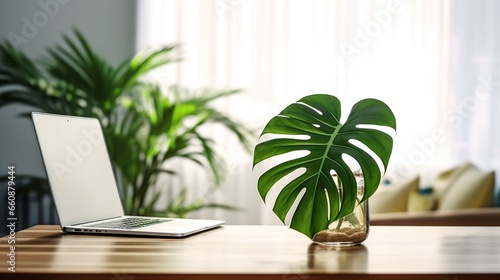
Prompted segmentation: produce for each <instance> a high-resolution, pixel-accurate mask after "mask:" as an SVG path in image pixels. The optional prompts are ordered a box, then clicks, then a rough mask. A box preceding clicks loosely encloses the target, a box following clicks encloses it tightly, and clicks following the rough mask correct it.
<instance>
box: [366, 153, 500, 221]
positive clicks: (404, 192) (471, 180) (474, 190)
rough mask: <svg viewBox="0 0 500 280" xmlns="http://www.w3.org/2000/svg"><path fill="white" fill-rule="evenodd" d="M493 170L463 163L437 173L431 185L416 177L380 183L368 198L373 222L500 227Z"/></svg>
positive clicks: (499, 210) (499, 211) (499, 213)
mask: <svg viewBox="0 0 500 280" xmlns="http://www.w3.org/2000/svg"><path fill="white" fill-rule="evenodd" d="M494 192H495V172H494V171H482V170H480V169H479V168H477V167H476V166H475V165H474V164H473V163H471V162H465V163H463V164H461V165H458V166H455V167H453V168H450V169H448V170H445V171H443V172H441V173H439V174H438V175H437V177H436V179H435V180H434V182H433V183H432V185H431V186H430V187H425V188H423V187H422V186H420V179H419V177H418V176H416V175H415V176H413V177H411V178H407V179H406V180H404V181H402V182H400V183H399V184H398V185H397V186H391V187H386V186H381V187H379V190H377V192H376V193H375V194H374V195H373V196H372V197H371V198H370V199H369V207H370V220H371V224H372V225H408V226H500V208H499V207H494V206H493V204H494Z"/></svg>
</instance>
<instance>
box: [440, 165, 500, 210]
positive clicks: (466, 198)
mask: <svg viewBox="0 0 500 280" xmlns="http://www.w3.org/2000/svg"><path fill="white" fill-rule="evenodd" d="M494 188H495V172H494V171H489V172H483V171H481V170H479V169H478V168H477V167H475V166H474V165H473V164H470V163H469V164H468V165H467V168H464V169H462V170H461V172H460V174H458V176H457V177H456V178H455V179H454V180H453V182H452V184H450V185H448V187H447V188H446V189H445V190H444V191H443V193H442V194H441V197H440V199H439V204H438V210H453V209H466V208H479V207H491V206H492V205H493V197H494Z"/></svg>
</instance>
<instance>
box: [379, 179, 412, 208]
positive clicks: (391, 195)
mask: <svg viewBox="0 0 500 280" xmlns="http://www.w3.org/2000/svg"><path fill="white" fill-rule="evenodd" d="M419 183H420V178H419V177H418V176H414V177H412V178H410V179H408V180H406V181H404V182H402V183H401V184H399V185H397V186H394V187H391V188H385V189H384V188H379V189H378V190H377V192H376V193H375V194H374V195H373V196H372V197H370V199H369V204H370V212H371V213H387V212H406V210H407V208H408V195H409V194H410V192H412V191H416V190H418V186H419Z"/></svg>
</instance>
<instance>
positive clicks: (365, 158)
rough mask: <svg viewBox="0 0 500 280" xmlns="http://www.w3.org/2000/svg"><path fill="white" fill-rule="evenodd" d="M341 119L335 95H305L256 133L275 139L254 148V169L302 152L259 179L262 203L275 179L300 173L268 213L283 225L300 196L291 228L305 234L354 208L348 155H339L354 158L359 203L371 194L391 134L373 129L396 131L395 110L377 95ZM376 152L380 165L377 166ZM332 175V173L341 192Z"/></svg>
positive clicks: (390, 144)
mask: <svg viewBox="0 0 500 280" xmlns="http://www.w3.org/2000/svg"><path fill="white" fill-rule="evenodd" d="M340 120H341V105H340V101H339V100H338V99H337V98H336V97H334V96H332V95H326V94H314V95H309V96H306V97H304V98H302V99H300V100H299V101H298V102H296V103H293V104H291V105H289V106H288V107H286V108H285V109H284V110H283V111H282V112H281V113H280V114H279V115H277V116H275V117H273V118H272V119H271V120H270V121H269V123H268V124H267V125H266V126H265V128H264V130H263V131H262V134H261V137H262V136H263V135H265V134H269V135H274V137H271V139H270V140H267V141H263V142H261V143H259V144H258V145H257V146H256V147H255V151H254V161H253V166H254V167H255V166H256V165H257V164H259V163H260V162H262V161H264V160H267V159H270V158H273V157H275V156H279V155H284V154H287V153H290V152H297V151H306V152H307V154H306V155H305V156H296V157H293V158H291V159H289V160H283V161H281V162H279V163H278V164H276V165H275V166H274V167H272V168H269V169H268V170H267V171H265V172H264V173H263V174H262V175H261V176H260V177H259V180H258V190H259V193H260V195H261V197H262V199H263V200H264V201H265V200H266V196H267V195H268V193H269V191H270V190H271V189H272V188H273V186H275V184H276V183H277V182H278V181H280V180H281V179H283V178H284V177H285V176H288V175H291V173H292V172H297V171H301V172H302V173H300V174H299V175H296V176H295V177H294V178H293V179H292V180H291V181H289V182H288V183H287V184H286V185H285V186H284V187H283V189H282V190H281V191H280V192H279V195H278V196H277V198H276V201H275V204H274V208H273V211H274V213H275V214H276V215H277V216H278V217H279V218H280V219H281V221H282V222H283V223H285V218H286V216H287V215H288V212H289V211H290V210H291V208H292V205H294V203H296V200H297V199H298V198H300V201H299V202H298V204H296V205H297V206H296V209H295V212H294V213H293V216H292V219H291V222H290V227H291V228H293V229H295V230H297V231H299V232H302V233H303V234H305V235H307V236H308V237H309V238H312V237H313V236H314V235H315V234H316V233H317V232H319V231H321V230H325V229H327V228H328V225H329V224H331V223H332V222H334V221H336V220H338V219H341V218H343V217H344V216H346V215H348V214H350V213H351V212H352V211H353V210H354V206H355V203H356V199H357V184H356V180H355V177H354V174H353V171H352V170H351V168H350V167H349V164H348V163H347V162H346V158H349V157H345V156H343V155H344V154H345V155H348V156H350V158H351V159H354V160H355V161H356V162H357V163H358V164H359V167H360V168H361V171H362V172H363V176H364V181H365V192H364V195H363V197H362V198H361V201H365V200H366V199H368V198H369V197H370V196H371V195H373V193H375V191H376V190H377V187H378V185H379V184H380V181H381V178H382V175H383V173H385V171H386V169H387V165H388V162H389V158H390V156H391V152H392V147H393V138H392V136H391V135H389V134H388V133H386V132H385V130H383V129H378V128H379V127H380V126H384V127H390V128H392V129H394V131H395V130H396V119H395V117H394V114H393V113H392V111H391V109H390V108H389V107H388V106H387V105H386V104H385V103H383V102H382V101H380V100H377V99H364V100H361V101H359V102H358V103H356V104H355V105H354V106H353V108H352V109H351V112H350V114H349V117H348V118H347V120H346V121H345V123H343V124H342V123H341V122H340ZM360 143H362V145H360ZM367 148H368V149H369V150H371V151H372V152H371V153H370V152H369V151H367ZM372 155H373V156H372ZM375 156H376V157H378V158H379V160H380V162H381V163H382V165H383V166H379V164H377V161H376V159H375ZM294 174H295V173H294ZM332 174H337V177H338V180H339V182H338V184H339V185H340V186H339V189H340V191H338V188H337V185H336V183H337V182H335V181H337V180H334V179H333V176H332ZM304 190H305V191H304Z"/></svg>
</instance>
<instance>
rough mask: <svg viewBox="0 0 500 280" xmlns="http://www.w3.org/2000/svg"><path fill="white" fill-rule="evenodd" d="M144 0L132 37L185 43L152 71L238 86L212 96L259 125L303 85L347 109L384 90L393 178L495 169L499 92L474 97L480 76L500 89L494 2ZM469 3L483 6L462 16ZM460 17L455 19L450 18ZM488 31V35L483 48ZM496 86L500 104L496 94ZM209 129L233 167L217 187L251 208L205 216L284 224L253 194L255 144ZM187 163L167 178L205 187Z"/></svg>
mask: <svg viewBox="0 0 500 280" xmlns="http://www.w3.org/2000/svg"><path fill="white" fill-rule="evenodd" d="M138 5H139V7H138V8H139V9H138V10H139V17H138V30H137V38H138V41H137V42H138V43H137V47H138V48H139V49H140V48H143V47H145V46H154V45H158V44H171V43H178V44H180V49H181V56H182V57H183V61H182V62H181V63H178V64H176V65H172V66H170V67H167V68H165V69H161V70H159V71H158V72H156V73H154V74H152V75H150V76H149V77H148V78H151V79H154V80H156V81H160V82H162V83H164V84H166V85H168V84H174V83H176V84H180V85H182V86H185V87H188V88H203V87H209V88H239V89H242V93H241V94H239V95H238V96H235V97H231V98H230V99H227V100H226V101H222V102H220V103H218V104H217V106H219V108H221V110H224V111H225V112H226V113H228V114H229V115H230V116H231V117H233V118H235V119H237V120H240V121H242V122H244V123H246V124H247V125H248V126H250V127H252V128H255V129H257V130H259V131H260V130H261V129H262V127H263V126H264V124H265V123H266V122H267V121H268V120H269V119H270V118H271V117H272V116H274V115H276V114H277V113H278V112H279V111H281V109H283V108H284V107H285V106H286V105H288V104H290V103H292V102H294V101H296V100H297V99H299V98H301V97H302V96H304V95H308V94H312V93H328V94H332V95H335V96H337V97H339V99H340V100H341V102H343V106H344V107H345V108H344V114H347V110H348V109H349V108H350V107H351V106H352V105H353V104H354V103H355V102H357V101H359V100H360V99H362V98H367V97H373V98H378V99H381V100H383V101H385V102H386V103H387V104H388V105H389V106H390V107H391V108H392V109H393V111H394V113H395V114H396V118H397V120H398V135H397V140H396V141H395V148H394V154H393V158H392V160H391V164H390V167H389V170H388V173H387V178H389V179H391V180H393V181H396V182H397V181H398V180H400V179H402V178H405V177H407V176H409V175H412V174H419V175H420V176H421V178H422V179H421V181H422V183H423V184H429V183H430V182H431V180H432V179H433V178H434V176H435V175H436V174H437V172H439V171H440V170H442V169H443V168H446V167H449V166H451V165H453V164H459V163H461V161H463V160H474V161H476V162H477V163H478V165H479V166H481V167H483V168H490V169H493V168H495V169H497V170H498V169H499V168H500V164H499V163H498V160H496V158H500V151H498V148H496V147H495V148H493V147H494V143H499V141H497V140H499V139H498V138H499V136H497V134H496V133H495V134H494V135H495V136H493V131H494V130H495V128H494V120H495V119H497V114H498V113H497V110H493V109H494V108H495V107H492V103H493V102H491V103H490V102H476V103H480V104H475V103H474V104H472V103H473V102H475V101H470V100H469V99H470V98H469V99H467V98H468V96H470V95H471V94H473V93H474V89H475V88H476V87H477V86H478V85H479V84H480V83H481V81H482V80H487V81H486V82H484V81H483V83H490V84H489V89H490V90H491V93H493V92H494V90H495V89H498V83H496V84H495V83H494V82H493V81H498V55H497V56H496V57H492V56H494V48H495V46H498V40H499V39H498V38H500V37H499V36H494V35H495V34H497V33H498V31H496V30H495V26H498V23H499V22H498V21H499V20H498V17H496V18H495V17H494V14H493V11H494V10H495V9H493V8H494V7H492V6H494V5H496V6H498V4H497V3H494V2H493V1H483V2H481V3H477V2H474V4H472V1H457V2H455V1H454V2H451V3H450V2H448V1H398V0H394V1H392V0H389V1H361V0H360V1H264V0H262V1H240V0H214V1H180V0H179V1H139V2H138ZM473 5H474V7H472V6H473ZM457 7H458V8H457ZM469 8H471V9H473V10H477V14H474V16H472V15H470V16H469V15H464V13H466V12H469V11H468V9H469ZM497 10H498V7H497ZM455 21H457V22H458V23H459V24H458V25H456V24H453V25H452V24H450V22H453V23H455ZM471 24H475V25H471ZM495 24H496V25H495ZM478 25H479V26H482V25H484V26H485V28H486V29H485V30H482V31H481V32H484V33H482V34H484V35H479V34H476V33H475V32H476V31H477V30H476V29H475V28H476V27H477V26H478ZM469 36H472V37H473V40H472V41H469V40H468V37H469ZM483 39H484V40H486V41H485V42H486V43H487V44H486V46H483V47H481V52H479V53H476V46H477V45H481V43H482V40H483ZM495 40H496V41H495ZM463 41H466V42H467V44H464V45H461V42H463ZM497 49H498V48H497ZM463 58H465V59H466V60H465V62H466V63H465V64H463V63H462V62H463ZM495 58H496V63H497V64H495V65H494V64H492V63H493V62H491V61H495V60H494V59H495ZM492 59H493V60H492ZM495 67H496V68H495ZM471 68H472V69H471ZM495 75H496V77H497V79H496V80H495ZM495 87H496V88H495ZM489 96H490V97H489V100H488V101H494V102H495V104H498V102H499V101H498V98H497V97H496V95H493V94H490V95H489ZM493 98H494V100H493ZM467 100H468V101H467ZM461 102H462V103H461ZM463 102H469V103H470V104H472V105H473V106H475V107H474V108H473V109H470V110H469V111H467V112H465V113H463V115H464V116H463V117H461V115H459V117H461V123H460V126H459V127H458V129H457V128H456V127H453V126H452V125H453V124H455V123H451V122H450V118H453V116H454V115H453V114H454V113H453V112H452V113H449V112H448V111H449V110H452V109H450V108H451V104H469V103H463ZM472 105H471V106H472ZM476 105H477V106H476ZM450 114H451V117H450ZM465 115H467V116H465ZM455 122H458V121H455ZM477 123H480V124H481V126H479V127H478V126H476V125H475V124H477ZM207 133H214V134H213V135H216V139H217V141H218V143H219V145H220V150H221V151H223V155H224V157H225V159H226V165H227V166H226V167H227V174H228V178H227V179H226V182H225V186H224V187H223V189H222V190H220V191H218V192H215V193H212V194H211V195H212V196H213V197H211V198H213V199H214V200H216V201H219V202H223V203H228V204H231V205H235V206H238V207H241V208H243V209H244V210H243V211H238V212H228V211H222V210H209V211H205V212H202V213H200V214H198V216H199V217H210V218H220V219H225V220H226V221H228V223H230V224H260V223H279V221H278V220H277V218H275V217H274V215H273V214H272V212H271V211H270V210H269V209H264V205H263V203H262V202H261V201H260V198H259V197H258V193H257V190H256V177H255V176H254V175H252V166H251V165H252V160H251V155H248V154H246V153H245V152H244V151H243V150H242V149H241V148H240V147H239V146H238V144H237V141H236V140H235V139H232V138H229V137H227V136H226V134H225V133H226V132H225V131H223V130H221V129H219V128H217V127H214V128H213V129H212V130H211V131H207ZM436 134H438V136H439V137H440V138H436ZM438 140H439V141H438ZM495 141H496V142H495ZM488 147H492V148H493V149H492V150H490V149H488ZM492 153H493V154H492ZM182 169H183V170H182V173H183V174H184V175H185V176H184V177H183V178H182V179H179V181H175V182H173V181H170V182H169V184H184V185H188V186H195V189H197V190H200V191H201V190H203V189H205V188H206V185H207V182H209V179H208V178H206V177H204V175H203V173H202V172H201V171H198V170H196V171H195V170H193V169H192V168H191V167H190V166H183V167H182Z"/></svg>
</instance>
